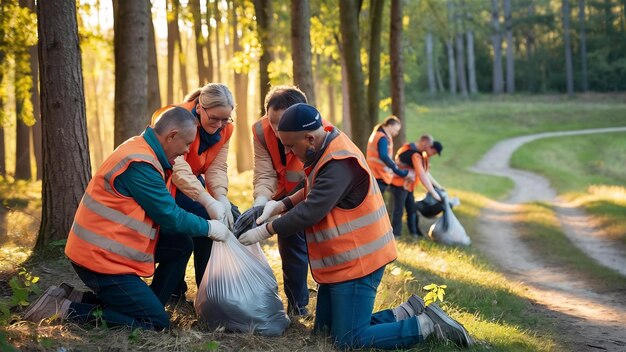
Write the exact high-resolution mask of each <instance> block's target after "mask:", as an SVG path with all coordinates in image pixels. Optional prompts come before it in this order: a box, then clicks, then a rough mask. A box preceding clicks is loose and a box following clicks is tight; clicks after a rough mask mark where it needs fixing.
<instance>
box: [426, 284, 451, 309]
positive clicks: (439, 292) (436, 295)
mask: <svg viewBox="0 0 626 352" xmlns="http://www.w3.org/2000/svg"><path fill="white" fill-rule="evenodd" d="M446 288H448V285H437V284H430V285H426V286H424V290H426V291H428V293H427V294H426V296H424V303H425V304H426V305H429V304H431V303H435V302H437V301H439V302H443V298H444V296H445V294H446V291H445V289H446Z"/></svg>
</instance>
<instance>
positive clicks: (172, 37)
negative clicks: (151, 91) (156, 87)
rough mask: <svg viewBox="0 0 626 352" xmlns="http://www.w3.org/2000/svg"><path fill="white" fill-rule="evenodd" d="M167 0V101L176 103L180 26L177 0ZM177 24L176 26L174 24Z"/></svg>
mask: <svg viewBox="0 0 626 352" xmlns="http://www.w3.org/2000/svg"><path fill="white" fill-rule="evenodd" d="M166 1H167V97H166V103H167V104H168V105H169V104H174V56H175V55H176V38H177V37H176V28H178V11H177V9H178V7H176V6H174V3H175V2H176V1H177V0H166ZM175 24H176V27H174V25H175Z"/></svg>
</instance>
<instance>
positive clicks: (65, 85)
mask: <svg viewBox="0 0 626 352" xmlns="http://www.w3.org/2000/svg"><path fill="white" fill-rule="evenodd" d="M142 5H143V4H142ZM144 8H145V6H144ZM37 27H38V34H39V68H40V74H41V116H42V131H43V141H42V142H43V143H42V144H43V165H44V168H43V185H42V210H41V226H40V228H39V235H38V237H37V243H36V245H35V250H36V251H41V250H43V249H44V248H45V247H46V245H47V244H49V243H50V242H52V241H55V240H60V239H65V238H67V234H68V233H69V230H70V226H71V225H72V221H73V219H74V213H75V212H76V208H77V207H78V203H79V202H80V199H81V197H82V196H83V193H84V191H85V187H86V186H87V183H88V182H89V178H90V177H91V165H90V163H89V141H88V140H87V127H86V118H85V97H84V93H83V76H82V68H81V66H82V65H81V57H80V46H79V41H78V26H77V24H76V2H75V1H74V0H46V1H41V2H39V3H38V6H37ZM144 62H145V61H144Z"/></svg>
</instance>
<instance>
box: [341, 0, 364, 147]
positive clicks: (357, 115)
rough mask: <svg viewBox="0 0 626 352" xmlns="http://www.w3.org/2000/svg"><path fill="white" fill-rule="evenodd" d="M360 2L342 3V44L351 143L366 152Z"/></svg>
mask: <svg viewBox="0 0 626 352" xmlns="http://www.w3.org/2000/svg"><path fill="white" fill-rule="evenodd" d="M359 12H360V1H359V0H343V1H340V2H339V19H340V29H341V44H342V47H343V55H344V58H345V66H346V74H347V80H348V90H349V92H350V93H349V104H350V122H351V129H352V141H353V142H354V143H355V144H356V145H357V147H359V149H361V150H362V151H364V150H365V147H366V146H367V139H368V138H369V134H370V132H371V127H372V126H370V125H369V123H368V122H369V117H368V111H367V104H366V103H365V82H364V78H363V69H362V65H361V45H360V39H359Z"/></svg>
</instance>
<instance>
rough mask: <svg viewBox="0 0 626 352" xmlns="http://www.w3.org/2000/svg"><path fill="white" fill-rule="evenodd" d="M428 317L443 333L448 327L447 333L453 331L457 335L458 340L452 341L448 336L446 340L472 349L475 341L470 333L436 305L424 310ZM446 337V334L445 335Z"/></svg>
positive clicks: (432, 304)
mask: <svg viewBox="0 0 626 352" xmlns="http://www.w3.org/2000/svg"><path fill="white" fill-rule="evenodd" d="M424 312H425V313H426V315H428V317H429V318H431V319H432V320H433V322H434V323H435V324H437V325H439V328H440V329H441V330H442V331H443V330H444V327H448V328H449V329H445V330H446V331H450V330H451V331H453V332H454V334H455V335H456V339H451V338H450V337H448V336H446V338H447V339H448V340H450V341H452V342H454V343H455V344H457V345H460V346H461V347H470V346H472V345H473V344H474V341H473V340H472V338H471V337H470V335H469V333H468V332H467V330H465V328H464V327H463V325H461V323H459V322H458V321H456V320H454V319H452V318H451V317H450V316H449V315H448V314H446V312H444V311H443V309H441V307H439V306H438V305H437V304H436V303H431V304H430V305H428V306H427V307H426V309H425V310H424ZM444 335H446V334H444Z"/></svg>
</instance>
